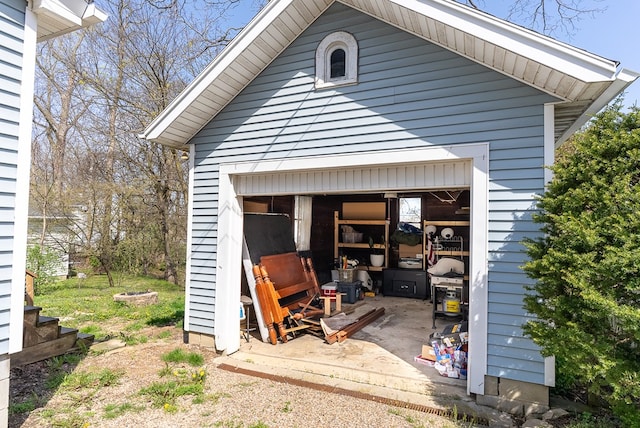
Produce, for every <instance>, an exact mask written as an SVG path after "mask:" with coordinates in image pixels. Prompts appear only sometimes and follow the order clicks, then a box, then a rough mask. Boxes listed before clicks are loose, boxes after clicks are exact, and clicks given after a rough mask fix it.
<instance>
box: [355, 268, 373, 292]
mask: <svg viewBox="0 0 640 428" xmlns="http://www.w3.org/2000/svg"><path fill="white" fill-rule="evenodd" d="M358 281H362V286H363V287H364V288H366V289H367V290H373V280H371V277H370V276H369V272H367V271H366V270H359V271H358Z"/></svg>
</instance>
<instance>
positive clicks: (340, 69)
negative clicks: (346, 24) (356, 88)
mask: <svg viewBox="0 0 640 428" xmlns="http://www.w3.org/2000/svg"><path fill="white" fill-rule="evenodd" d="M354 83H358V42H356V39H355V37H353V36H352V35H351V34H349V33H347V32H345V31H336V32H335V33H331V34H329V35H328V36H326V37H325V38H324V39H322V41H321V42H320V44H319V45H318V48H317V49H316V89H321V88H331V87H335V86H342V85H350V84H354Z"/></svg>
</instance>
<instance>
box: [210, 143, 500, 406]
mask: <svg viewBox="0 0 640 428" xmlns="http://www.w3.org/2000/svg"><path fill="white" fill-rule="evenodd" d="M464 159H467V160H469V161H470V162H469V164H468V165H469V166H468V168H469V170H468V171H467V172H468V174H469V179H470V189H471V201H470V202H471V203H470V205H471V226H470V237H469V239H470V243H471V245H470V247H471V248H470V257H469V285H470V286H469V300H470V302H471V303H470V305H469V306H470V307H469V336H470V346H469V378H468V379H467V392H468V393H475V394H484V377H485V374H486V366H487V311H488V301H487V300H488V299H487V295H488V290H487V281H488V279H487V277H488V267H487V266H488V263H487V249H488V197H489V193H488V175H489V144H488V143H478V144H460V145H452V146H440V147H423V148H417V149H411V150H386V151H375V152H359V153H352V154H339V155H328V156H320V157H313V158H312V159H311V158H278V159H264V160H257V161H252V162H239V163H226V164H221V165H220V174H219V186H220V187H219V201H218V207H219V209H218V243H217V260H218V263H217V265H216V282H217V284H218V286H217V287H216V312H215V319H214V331H215V334H216V336H215V341H216V348H217V349H218V350H224V351H226V352H227V353H233V352H235V351H237V350H238V349H239V347H240V336H239V335H238V332H237V327H238V319H237V318H238V308H237V306H238V302H237V300H238V296H239V295H240V282H241V281H240V272H241V270H242V243H243V229H242V227H243V212H242V197H243V196H253V194H250V193H247V191H246V190H243V191H240V190H239V188H240V187H241V186H240V183H241V178H242V177H246V176H249V175H251V176H259V175H263V176H267V175H269V174H288V173H295V172H298V173H302V172H305V171H311V170H327V171H329V170H332V171H338V170H341V169H358V168H371V167H374V166H376V165H380V166H388V165H404V164H431V163H436V162H439V163H442V162H447V161H450V162H452V163H454V162H456V161H459V160H464ZM443 185H444V186H445V187H446V183H444V184H443ZM397 187H398V183H394V186H393V187H388V186H387V185H385V183H383V182H382V183H381V182H378V183H377V184H376V187H375V188H370V189H368V190H369V191H372V192H373V191H385V190H394V189H396V188H397ZM427 188H435V187H434V185H431V186H430V185H429V183H425V186H424V187H423V189H427ZM282 194H284V192H283V193H282ZM305 194H310V193H309V192H308V191H307V192H305ZM221 284H223V286H220V285H221Z"/></svg>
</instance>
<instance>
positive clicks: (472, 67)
mask: <svg viewBox="0 0 640 428" xmlns="http://www.w3.org/2000/svg"><path fill="white" fill-rule="evenodd" d="M337 30H345V31H349V32H351V33H352V34H353V35H354V36H355V38H356V39H357V40H358V45H359V48H360V58H359V64H360V65H359V78H358V80H359V83H358V84H357V85H353V86H346V87H341V88H335V89H327V90H318V91H316V90H314V88H313V82H314V55H315V48H316V46H317V44H318V43H319V42H320V41H321V40H322V38H323V37H324V36H326V35H327V34H328V33H329V32H332V31H337ZM551 101H553V99H552V98H551V97H549V96H548V95H545V94H543V93H540V92H538V91H536V90H534V89H532V88H530V87H528V86H526V85H523V84H521V83H519V82H517V81H515V80H512V79H510V78H507V77H505V76H503V75H501V74H499V73H497V72H494V71H492V70H489V69H487V68H484V67H483V66H480V65H478V64H475V63H473V62H472V61H470V60H467V59H465V58H462V57H459V56H457V55H456V54H454V53H451V52H449V51H446V50H444V49H442V48H440V47H438V46H436V45H433V44H430V43H427V42H425V41H424V40H422V39H419V38H417V37H414V36H411V35H409V34H407V33H403V32H401V31H399V30H398V29H396V28H394V27H392V26H389V25H386V24H384V23H381V22H380V21H377V20H375V19H372V18H371V17H369V16H367V15H364V14H361V13H358V12H356V11H354V10H352V9H349V8H348V7H346V6H344V5H341V4H335V5H333V6H332V7H331V8H330V9H329V10H328V11H327V12H326V13H325V14H324V15H323V16H322V17H320V18H319V19H318V20H317V21H316V22H315V23H314V24H313V25H311V26H310V27H309V28H308V29H307V30H306V31H305V32H304V33H303V34H302V35H301V36H300V37H299V38H298V39H297V40H296V41H295V42H294V43H292V45H291V46H289V47H288V48H287V50H285V52H284V53H283V54H282V55H280V57H278V58H277V59H276V60H275V61H274V62H273V63H272V64H271V65H270V66H269V67H268V68H267V69H266V70H265V71H264V72H263V73H261V74H260V75H259V76H258V77H257V78H256V79H255V80H254V81H253V82H252V83H251V84H250V85H249V86H248V87H247V88H245V90H244V91H243V92H241V93H240V94H239V95H238V97H236V99H235V100H234V101H233V102H232V103H230V104H229V105H228V106H227V107H226V108H225V109H224V110H223V111H222V112H221V113H220V114H219V115H218V116H217V117H216V118H215V119H214V120H213V121H212V122H211V123H210V124H209V125H208V126H206V127H205V128H204V129H203V130H202V131H201V132H200V133H199V134H198V135H197V136H196V137H194V138H193V140H192V141H191V142H192V143H194V144H195V159H194V161H195V163H194V189H193V192H194V194H193V227H192V231H191V232H192V240H193V242H192V249H191V250H192V251H191V264H190V268H191V276H190V280H191V288H190V290H191V293H190V295H189V296H188V299H189V304H190V305H191V306H190V307H191V313H190V317H189V326H190V329H191V330H192V331H194V332H202V333H207V334H212V333H213V319H214V314H215V303H216V299H215V294H216V293H215V288H216V276H215V265H216V254H215V251H216V239H217V232H218V231H217V220H216V219H217V209H218V204H217V203H218V198H217V193H218V172H219V165H220V163H227V162H228V163H235V162H243V161H257V160H269V159H281V158H307V159H308V162H309V169H311V170H312V169H313V166H314V165H313V158H314V157H315V156H322V155H329V154H341V153H359V152H363V151H369V152H376V151H385V150H392V149H394V150H399V149H411V148H416V147H429V146H438V145H439V146H450V145H456V144H474V143H483V142H490V155H489V159H490V164H489V168H490V173H489V176H490V180H489V242H488V244H487V245H488V248H489V255H488V257H489V263H490V265H489V297H488V299H489V301H488V308H489V314H488V319H489V324H488V337H487V341H488V357H487V364H488V365H487V372H488V374H491V375H496V376H504V377H509V378H512V379H516V380H525V381H530V382H537V383H542V382H543V374H544V362H543V360H542V358H541V357H540V355H539V353H538V352H537V350H536V348H535V347H534V346H533V344H532V343H531V342H530V341H529V340H527V339H524V338H522V334H521V327H520V326H521V324H522V323H523V322H524V321H525V320H526V317H525V314H524V310H523V309H522V295H523V292H524V291H523V284H526V283H528V282H529V281H528V279H527V278H526V277H525V276H524V275H523V274H522V272H521V271H520V270H519V268H518V266H519V265H521V264H522V262H523V260H524V251H523V250H524V249H523V247H522V245H521V244H520V243H519V241H520V240H521V239H522V237H524V236H527V235H530V234H532V233H535V230H536V228H535V226H534V225H533V224H532V222H531V212H532V210H533V209H534V198H533V195H534V194H536V193H541V192H542V191H543V168H542V166H543V161H544V153H543V148H542V147H543V129H544V127H543V125H544V122H543V118H544V114H543V113H544V112H543V105H544V104H545V103H547V102H551ZM375 168H384V166H377V167H373V166H372V170H373V169H375ZM318 174H320V175H321V176H322V177H321V183H322V185H323V186H324V185H327V183H329V185H330V186H335V189H339V186H340V185H343V184H346V185H347V187H349V188H351V189H352V190H353V191H357V190H358V188H362V187H359V186H365V185H366V179H362V178H357V177H356V178H354V177H348V174H349V173H348V172H347V171H344V172H341V173H337V172H336V173H334V174H335V179H333V180H330V179H325V177H324V174H325V172H321V173H319V172H317V171H314V172H308V175H307V177H306V179H305V182H304V183H302V184H301V183H294V182H293V180H292V177H287V176H286V175H285V176H278V177H271V178H270V179H269V180H266V179H264V180H262V181H261V182H259V183H251V182H249V181H250V180H251V179H250V178H247V180H248V181H247V182H246V183H243V184H242V185H246V186H255V187H253V188H255V189H256V190H255V191H256V193H261V192H269V191H274V192H276V190H275V189H280V191H279V192H278V193H280V192H282V189H285V191H291V192H292V193H295V192H304V187H303V186H310V187H311V188H314V189H316V188H317V186H318V182H317V180H316V179H317V177H318ZM340 174H342V176H340ZM299 177H300V176H298V178H299ZM387 178H388V177H387ZM404 178H406V177H404ZM411 180H413V184H412V185H414V186H415V188H425V186H428V185H430V184H432V183H430V182H429V180H428V179H426V178H425V177H423V176H420V175H414V177H413V178H411ZM399 183H401V181H397V183H396V184H397V185H400V184H399Z"/></svg>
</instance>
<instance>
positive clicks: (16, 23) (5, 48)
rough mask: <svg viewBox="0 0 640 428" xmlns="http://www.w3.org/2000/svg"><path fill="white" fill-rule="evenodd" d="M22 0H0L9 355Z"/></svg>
mask: <svg viewBox="0 0 640 428" xmlns="http://www.w3.org/2000/svg"><path fill="white" fill-rule="evenodd" d="M25 8H26V1H24V0H0V354H7V353H8V352H9V314H10V307H11V280H12V276H13V267H12V265H13V236H14V233H13V229H14V218H15V195H16V170H17V162H18V122H19V115H20V85H21V84H22V81H21V74H22V51H23V49H22V46H23V34H24V22H25V21H24V20H25V15H24V11H25Z"/></svg>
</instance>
